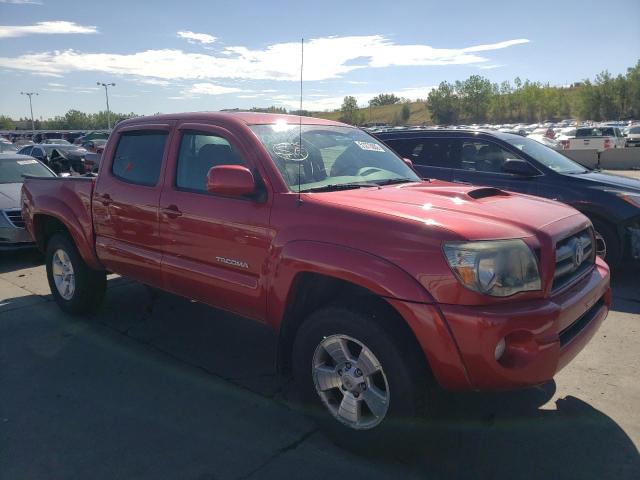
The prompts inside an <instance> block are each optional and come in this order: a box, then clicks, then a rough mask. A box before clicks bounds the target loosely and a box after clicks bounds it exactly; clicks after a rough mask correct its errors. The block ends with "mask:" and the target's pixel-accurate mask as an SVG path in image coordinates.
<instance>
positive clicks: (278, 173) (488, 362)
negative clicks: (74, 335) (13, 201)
mask: <svg viewBox="0 0 640 480" xmlns="http://www.w3.org/2000/svg"><path fill="white" fill-rule="evenodd" d="M23 216H24V220H25V222H26V226H27V228H28V230H29V232H30V233H31V234H32V235H33V237H34V239H35V241H36V242H37V244H38V245H39V247H40V248H41V249H42V250H43V251H45V252H46V267H47V276H48V279H49V284H50V286H51V291H52V293H53V296H54V298H55V300H56V302H57V303H58V304H59V305H60V307H61V308H62V309H63V310H65V311H67V312H70V313H74V314H80V313H86V312H90V311H91V310H93V309H95V308H96V307H97V306H98V305H99V303H100V301H101V299H102V297H103V294H104V291H105V287H106V280H105V276H106V273H107V272H117V273H119V274H121V275H125V276H128V277H131V278H133V279H136V280H138V281H140V282H143V283H145V284H148V285H151V286H153V287H156V288H159V289H163V290H166V291H169V292H173V293H176V294H179V295H183V296H185V297H188V298H191V299H195V300H197V301H200V302H204V303H207V304H209V305H212V306H215V307H218V308H221V309H226V310H229V311H232V312H235V313H237V314H240V315H243V316H246V317H250V318H252V319H255V320H257V321H259V322H263V323H266V324H268V325H269V326H271V327H273V328H274V329H275V330H276V331H278V332H279V345H278V359H277V361H278V366H279V368H280V369H281V370H282V371H285V372H292V373H293V375H294V377H295V379H296V381H297V383H298V385H299V387H300V391H301V392H302V394H303V398H304V399H305V401H306V402H308V405H309V406H310V407H313V406H315V407H316V408H317V410H316V411H318V412H324V413H323V415H324V416H322V417H321V418H320V422H321V424H322V426H324V427H325V428H326V429H327V430H328V431H329V432H331V433H334V434H336V435H337V436H340V437H341V438H343V439H344V438H348V437H349V436H352V437H353V436H355V438H356V439H360V440H364V439H365V437H375V436H377V435H380V434H381V433H380V432H385V428H388V427H386V426H388V425H393V424H394V423H396V422H395V419H397V418H399V417H415V416H420V415H425V412H429V411H430V408H429V406H430V405H431V404H432V402H434V401H435V399H436V398H437V396H438V394H439V392H440V390H439V389H440V388H442V389H446V390H454V391H464V390H495V389H512V388H518V387H524V386H529V385H536V384H540V383H542V382H546V381H548V380H550V379H552V378H553V376H554V374H555V373H556V372H558V370H560V369H561V368H562V367H563V366H565V365H566V364H567V363H568V362H569V361H570V360H571V359H572V358H573V357H574V356H575V355H576V354H577V353H578V352H579V351H580V350H581V349H582V348H583V347H584V346H585V344H586V343H587V342H588V341H589V339H590V338H591V337H592V336H593V335H594V333H595V332H596V330H597V329H598V327H599V325H600V324H601V323H602V321H603V320H604V319H605V317H606V315H607V313H608V309H609V305H610V302H611V293H610V287H609V269H608V267H607V265H606V264H605V263H604V262H603V261H602V260H601V259H599V258H598V257H596V255H595V248H594V233H593V228H592V225H591V223H590V222H589V220H588V219H587V218H586V217H585V216H583V215H582V214H580V213H579V212H577V211H576V210H574V209H572V208H571V207H568V206H566V205H563V204H560V203H556V202H553V201H550V200H544V199H540V198H534V197H529V196H525V195H519V194H514V193H508V192H504V191H501V190H498V189H495V188H482V187H474V186H469V185H460V184H452V183H446V182H440V181H423V180H421V179H420V178H419V177H418V176H417V175H416V174H415V173H414V171H413V170H412V168H411V166H410V162H408V161H406V160H405V161H403V160H402V159H401V158H399V157H397V156H396V155H395V154H394V153H393V152H391V151H390V150H389V149H388V148H387V147H386V146H384V145H383V144H381V143H380V142H378V141H377V140H376V139H374V138H372V137H371V136H369V135H368V134H367V133H365V132H363V131H362V130H359V129H357V128H353V127H350V126H347V125H343V124H340V123H336V122H331V121H326V120H321V119H317V118H304V117H303V118H300V117H292V116H286V115H268V114H254V113H233V114H232V113H188V114H176V115H160V116H152V117H144V118H136V119H131V120H127V121H124V122H122V123H120V124H119V125H118V127H117V128H116V129H115V130H114V132H113V134H112V135H111V137H110V139H109V142H108V144H107V146H106V148H105V152H104V156H103V159H102V162H101V164H100V170H99V174H98V175H97V177H90V176H87V177H75V178H53V179H36V178H29V179H27V180H26V181H25V184H24V188H23Z"/></svg>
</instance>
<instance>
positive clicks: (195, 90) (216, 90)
mask: <svg viewBox="0 0 640 480" xmlns="http://www.w3.org/2000/svg"><path fill="white" fill-rule="evenodd" d="M242 91H243V90H242V89H240V88H235V87H223V86H222V85H216V84H215V83H194V84H193V85H191V87H189V88H188V89H186V90H184V91H183V92H182V93H183V94H188V95H224V94H226V93H236V92H242Z"/></svg>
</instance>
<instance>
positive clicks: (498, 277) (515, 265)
mask: <svg viewBox="0 0 640 480" xmlns="http://www.w3.org/2000/svg"><path fill="white" fill-rule="evenodd" d="M443 249H444V254H445V257H446V258H447V262H448V263H449V266H450V267H451V269H452V270H453V273H454V274H455V275H456V277H457V278H458V280H459V281H460V283H462V284H463V285H464V286H465V287H467V288H468V289H470V290H473V291H474V292H478V293H482V294H484V295H491V296H492V297H508V296H509V295H513V294H516V293H518V292H526V291H530V290H540V289H541V288H542V286H541V283H540V273H539V272H538V263H537V262H536V257H535V256H534V254H533V252H532V251H531V249H530V248H529V247H528V246H527V244H526V243H524V242H523V241H522V240H518V239H516V240H491V241H478V242H447V243H445V244H444V246H443Z"/></svg>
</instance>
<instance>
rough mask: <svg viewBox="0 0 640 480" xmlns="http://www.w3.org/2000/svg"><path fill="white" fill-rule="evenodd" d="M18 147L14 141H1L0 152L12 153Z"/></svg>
mask: <svg viewBox="0 0 640 480" xmlns="http://www.w3.org/2000/svg"><path fill="white" fill-rule="evenodd" d="M17 150H18V147H16V146H15V145H14V144H13V143H9V142H0V153H11V152H16V151H17Z"/></svg>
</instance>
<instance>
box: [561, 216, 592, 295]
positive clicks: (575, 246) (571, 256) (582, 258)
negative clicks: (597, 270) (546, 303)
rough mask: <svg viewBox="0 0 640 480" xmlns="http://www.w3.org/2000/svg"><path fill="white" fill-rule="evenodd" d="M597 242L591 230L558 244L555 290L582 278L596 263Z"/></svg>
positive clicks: (583, 231)
mask: <svg viewBox="0 0 640 480" xmlns="http://www.w3.org/2000/svg"><path fill="white" fill-rule="evenodd" d="M594 244H595V240H594V236H593V231H592V230H591V229H586V230H582V231H581V232H578V233H576V234H575V235H571V236H570V237H567V238H565V239H563V240H560V241H559V242H558V243H557V244H556V270H555V273H554V276H553V290H558V289H560V288H563V287H565V286H567V285H569V284H570V283H572V282H573V281H574V280H576V279H578V278H580V277H581V276H582V275H583V274H584V273H585V272H586V271H588V270H589V269H590V268H591V267H592V266H593V264H594V263H595V253H596V252H595V248H594Z"/></svg>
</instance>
